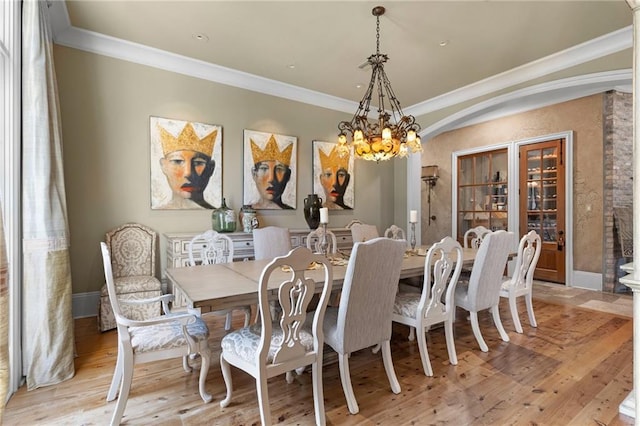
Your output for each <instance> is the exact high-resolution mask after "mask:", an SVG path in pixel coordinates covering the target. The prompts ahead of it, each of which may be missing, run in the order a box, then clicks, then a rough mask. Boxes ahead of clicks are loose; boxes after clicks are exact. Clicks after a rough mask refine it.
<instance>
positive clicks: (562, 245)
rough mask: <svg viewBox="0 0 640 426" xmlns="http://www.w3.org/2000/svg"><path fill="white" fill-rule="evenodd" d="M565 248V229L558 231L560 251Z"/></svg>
mask: <svg viewBox="0 0 640 426" xmlns="http://www.w3.org/2000/svg"><path fill="white" fill-rule="evenodd" d="M563 249H564V231H558V251H562V250H563Z"/></svg>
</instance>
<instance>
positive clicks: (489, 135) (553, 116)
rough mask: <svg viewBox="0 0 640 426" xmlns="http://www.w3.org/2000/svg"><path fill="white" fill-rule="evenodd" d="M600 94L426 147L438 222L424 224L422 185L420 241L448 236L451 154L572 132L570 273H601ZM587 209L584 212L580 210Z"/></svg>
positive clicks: (476, 128) (454, 135)
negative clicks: (434, 167)
mask: <svg viewBox="0 0 640 426" xmlns="http://www.w3.org/2000/svg"><path fill="white" fill-rule="evenodd" d="M602 102H603V98H602V95H593V96H589V97H585V98H580V99H577V100H573V101H569V102H564V103H561V104H557V105H553V106H549V107H546V108H540V109H536V110H532V111H528V112H525V113H522V114H516V115H512V116H509V117H504V118H500V119H497V120H493V121H489V122H485V123H480V124H476V125H472V126H468V127H464V128H461V129H457V130H453V131H450V132H446V133H443V134H441V135H438V136H436V137H435V138H433V139H431V140H430V141H428V143H427V144H425V150H424V151H425V152H424V153H423V158H422V164H438V165H439V166H440V179H439V180H438V182H437V184H436V186H435V187H434V191H433V193H432V198H431V201H432V203H431V211H432V214H435V215H436V216H437V220H436V221H435V222H432V224H431V226H430V227H429V226H427V223H426V219H427V211H428V210H427V209H428V204H427V194H426V186H425V185H423V187H422V197H421V198H422V211H423V215H422V218H423V220H422V232H423V234H422V238H423V241H425V242H433V241H436V240H439V239H440V238H442V237H444V236H445V235H451V229H452V225H451V220H452V212H451V197H452V193H453V194H455V191H454V190H453V189H452V187H451V182H452V177H451V170H452V165H451V161H452V153H453V152H456V151H460V150H465V149H470V148H474V147H481V146H487V145H496V144H502V143H508V142H513V141H520V140H524V139H529V138H534V137H539V136H544V135H549V134H553V133H558V132H564V131H568V130H572V131H573V132H574V139H573V147H574V156H573V161H574V163H573V166H574V172H573V179H574V187H573V191H574V207H575V209H574V215H573V220H574V229H573V231H574V269H575V270H579V271H586V272H596V273H601V272H602V238H603V234H602V232H603V206H602V193H603V139H602V138H603V124H602V107H603V104H602ZM586 204H589V205H591V210H590V211H586V209H584V208H580V206H584V205H586Z"/></svg>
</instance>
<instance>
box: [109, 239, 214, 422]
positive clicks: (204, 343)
mask: <svg viewBox="0 0 640 426" xmlns="http://www.w3.org/2000/svg"><path fill="white" fill-rule="evenodd" d="M100 249H101V251H102V263H103V265H104V275H105V280H106V282H107V284H106V286H107V293H108V295H109V298H110V300H111V303H112V305H111V306H112V309H113V315H114V317H115V321H116V324H117V328H118V358H117V360H116V367H115V371H114V372H113V379H112V380H111V386H109V391H108V392H107V401H113V400H114V399H116V394H117V393H118V387H119V388H120V394H119V395H118V402H117V403H116V407H115V410H114V412H113V416H112V417H111V422H110V424H111V425H117V424H120V421H121V420H122V415H123V414H124V410H125V407H126V405H127V399H128V398H129V390H130V389H131V382H132V380H133V370H134V365H136V364H142V363H146V362H151V361H159V360H163V359H171V358H182V359H183V368H184V369H185V371H186V372H191V367H189V365H188V363H187V358H188V355H195V354H199V355H200V357H201V359H202V363H201V367H200V377H199V390H200V397H201V398H202V400H203V401H204V402H205V403H207V402H210V401H211V395H210V394H208V393H207V392H206V390H205V387H204V385H205V382H206V380H207V373H208V372H209V364H210V362H211V351H210V349H209V340H208V339H209V329H208V328H207V325H206V324H205V323H204V321H202V318H201V317H200V312H199V311H198V310H194V309H188V311H187V312H181V313H171V312H170V311H169V309H168V304H169V302H170V301H171V299H173V295H172V294H165V295H164V296H157V297H155V298H154V299H153V301H154V303H161V304H162V306H163V307H164V310H165V315H162V316H156V317H155V318H153V319H148V320H132V319H130V318H127V317H125V316H124V315H123V311H122V310H121V306H125V305H127V304H134V305H135V304H136V303H143V302H147V301H146V300H145V301H142V300H140V301H137V302H136V301H131V300H123V299H122V298H121V297H120V295H118V294H117V293H116V284H115V279H114V276H113V271H112V269H111V267H112V259H111V256H110V254H109V249H108V248H107V244H105V243H100Z"/></svg>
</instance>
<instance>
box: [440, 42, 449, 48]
mask: <svg viewBox="0 0 640 426" xmlns="http://www.w3.org/2000/svg"><path fill="white" fill-rule="evenodd" d="M447 44H449V40H442V41H441V42H440V43H438V45H439V46H440V47H445V46H446V45H447Z"/></svg>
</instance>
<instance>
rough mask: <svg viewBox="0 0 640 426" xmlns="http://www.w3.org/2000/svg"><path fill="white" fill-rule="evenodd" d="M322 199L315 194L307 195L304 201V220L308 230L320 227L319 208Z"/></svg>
mask: <svg viewBox="0 0 640 426" xmlns="http://www.w3.org/2000/svg"><path fill="white" fill-rule="evenodd" d="M321 207H322V198H320V197H318V195H316V194H309V195H308V197H307V198H305V199H304V220H306V221H307V224H308V225H309V229H316V228H317V227H318V225H320V208H321Z"/></svg>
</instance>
